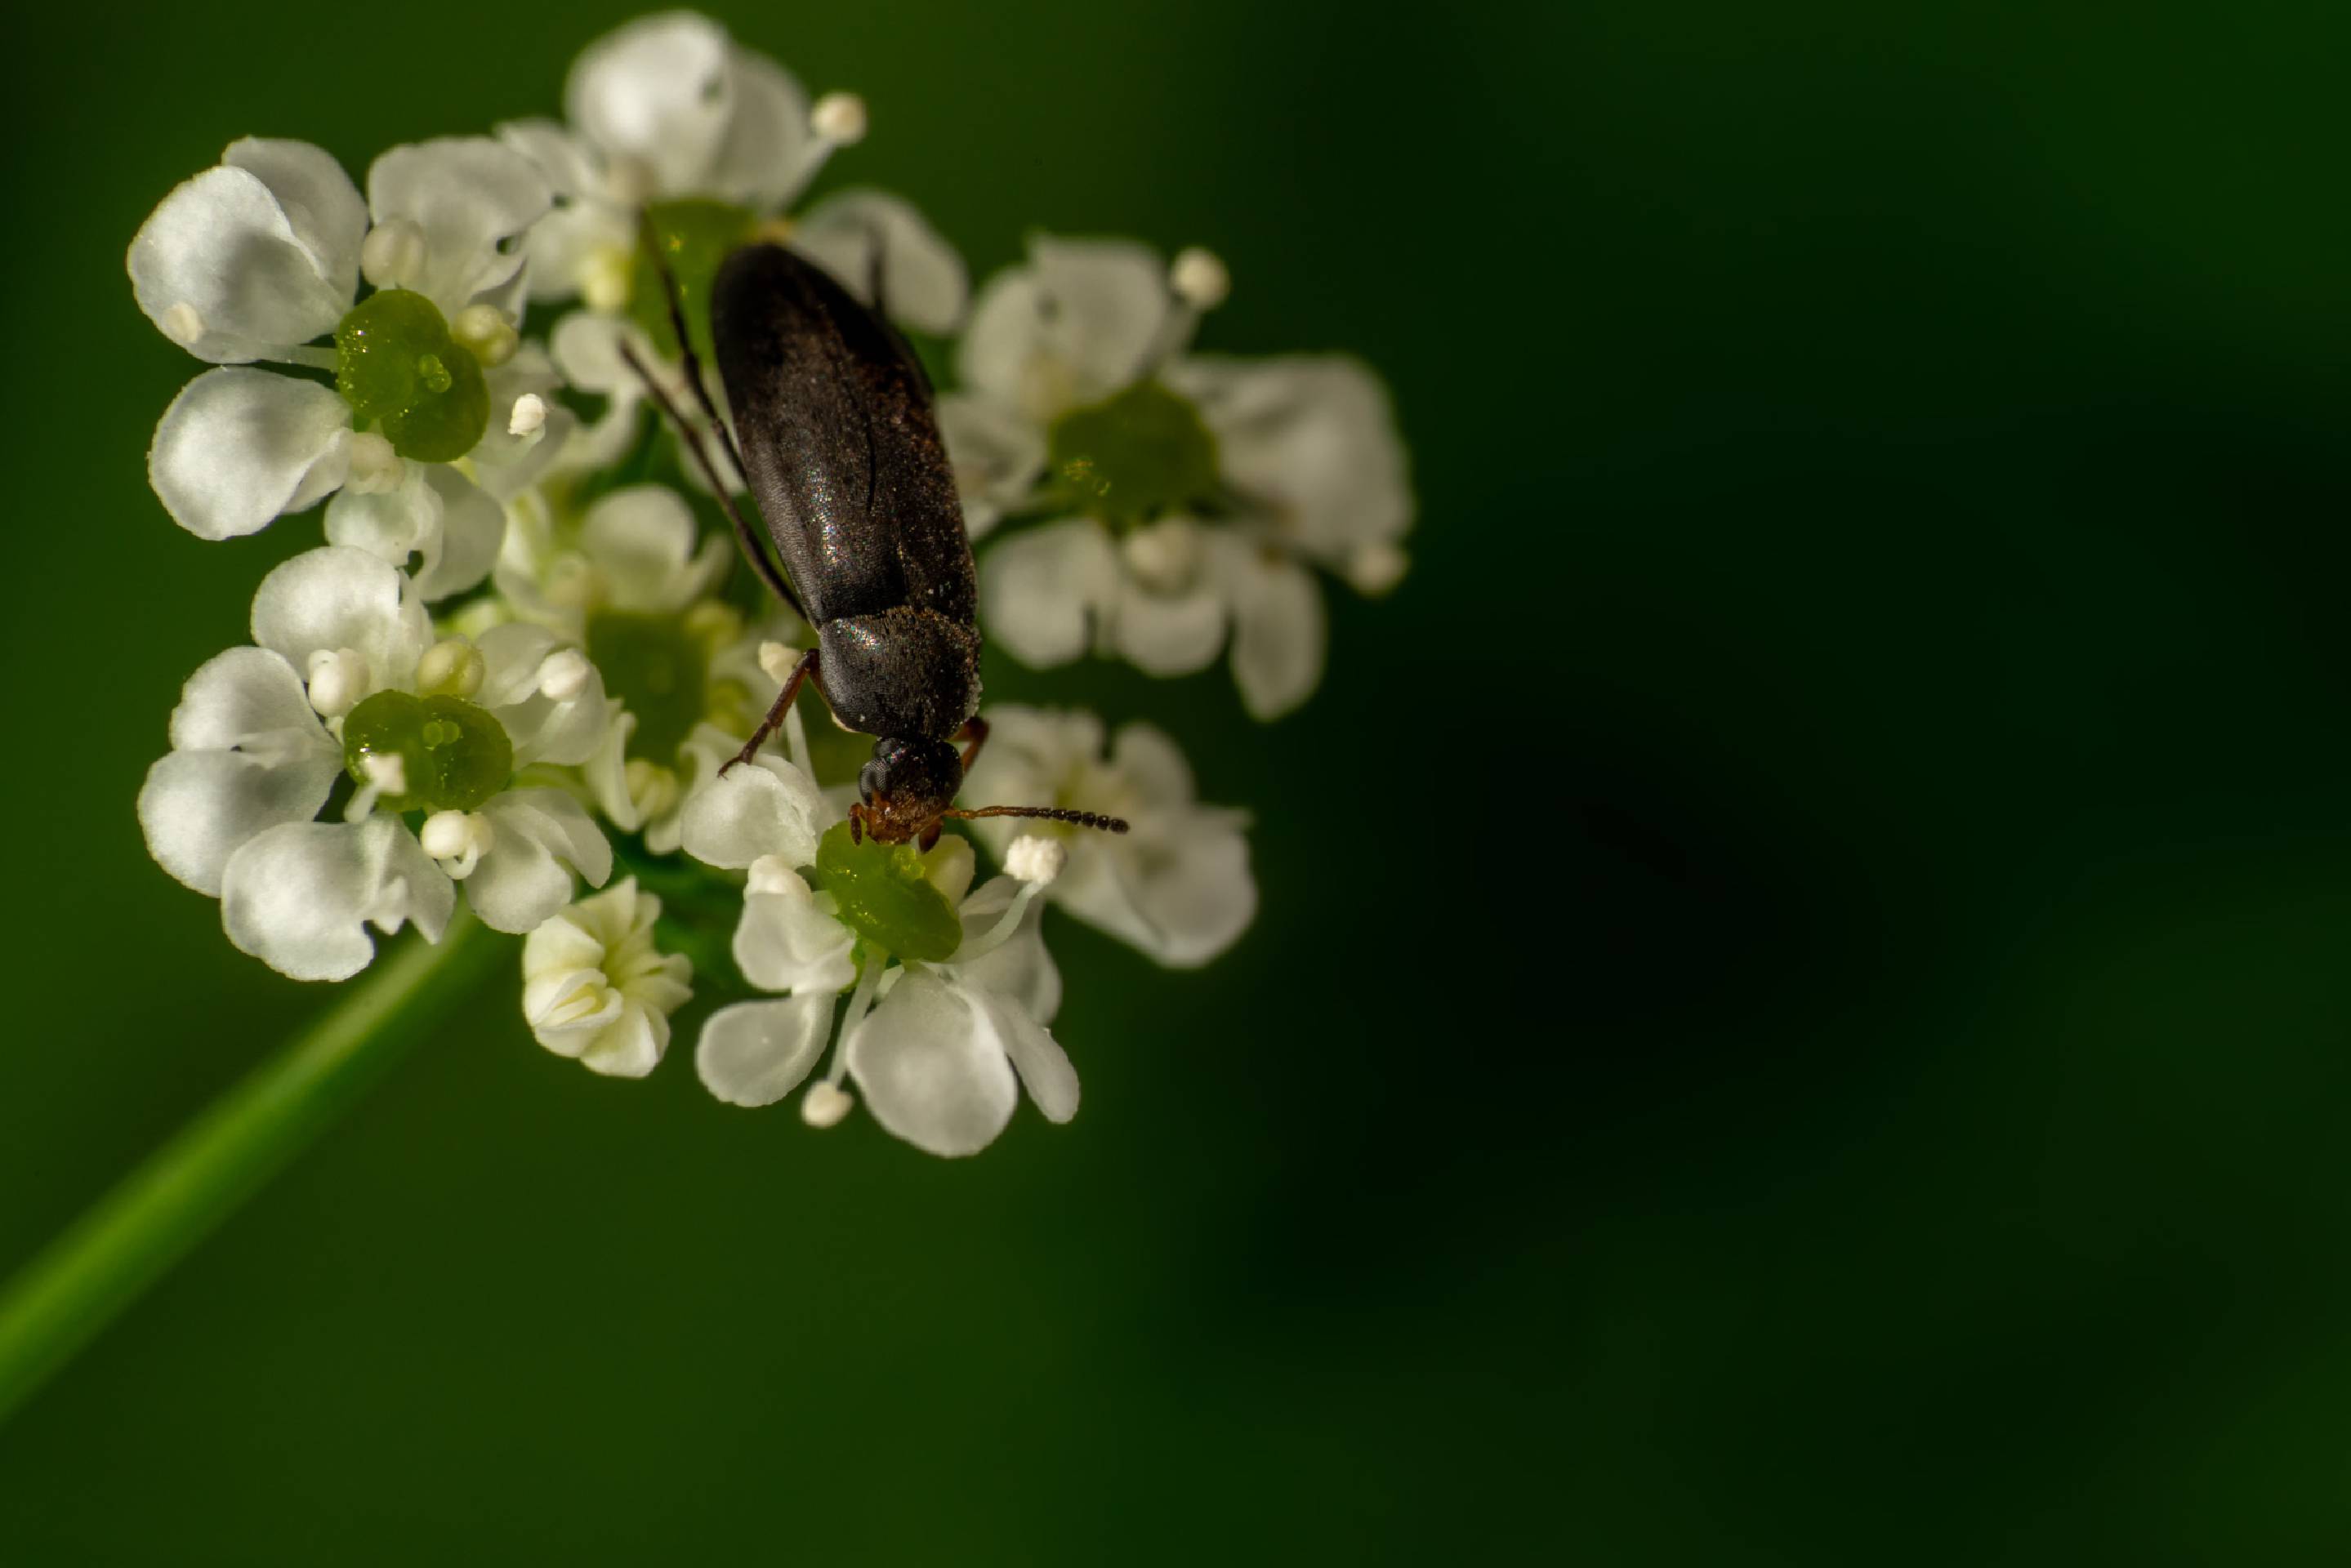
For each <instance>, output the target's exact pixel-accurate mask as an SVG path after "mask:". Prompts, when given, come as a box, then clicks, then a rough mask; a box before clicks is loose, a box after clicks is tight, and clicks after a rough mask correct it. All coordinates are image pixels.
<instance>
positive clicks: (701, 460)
mask: <svg viewBox="0 0 2351 1568" xmlns="http://www.w3.org/2000/svg"><path fill="white" fill-rule="evenodd" d="M621 358H623V359H625V360H627V361H628V364H629V369H632V370H634V371H635V372H636V373H637V379H639V380H641V381H643V383H644V384H645V390H646V391H647V392H649V393H651V394H652V396H653V401H654V402H655V403H657V404H659V405H660V407H661V411H662V412H663V413H664V414H666V415H668V416H669V422H670V423H672V424H674V425H675V426H676V427H677V439H678V440H679V441H684V443H685V450H686V451H687V452H690V453H692V454H693V457H694V462H695V467H697V468H699V469H701V470H702V477H703V478H705V479H706V480H708V481H710V489H711V493H713V494H715V495H716V496H717V497H718V508H719V510H720V511H722V512H724V513H726V521H727V522H729V523H732V524H734V525H735V543H737V545H741V546H742V547H743V558H744V559H745V560H747V561H748V562H750V563H751V569H752V570H753V571H755V572H757V573H758V574H759V580H760V581H761V582H763V583H765V584H767V585H768V587H769V588H771V589H773V590H774V592H775V595H776V597H778V598H779V599H782V600H783V601H784V602H785V603H786V604H788V605H789V606H791V607H792V613H793V614H794V615H796V616H798V617H799V618H800V619H802V620H809V613H808V608H807V607H806V606H804V605H802V604H801V603H800V597H799V595H798V594H796V593H794V592H792V586H791V584H789V583H788V582H786V581H785V580H784V574H783V572H782V571H781V570H780V569H778V566H776V564H775V562H773V561H771V560H769V559H768V553H767V551H765V550H763V549H761V548H760V547H759V536H758V535H756V534H754V533H752V532H751V524H749V523H747V522H746V521H744V518H743V512H742V509H741V508H740V507H738V506H737V505H736V504H735V494H734V492H732V491H731V490H729V489H728V488H727V487H726V482H725V481H724V480H722V479H720V478H719V477H718V470H717V469H716V467H715V466H713V464H712V463H711V461H710V453H709V452H707V451H706V450H705V448H704V447H703V444H702V438H701V436H699V435H697V434H696V433H695V429H694V427H693V426H692V425H690V424H688V423H686V422H685V420H684V417H683V416H681V415H680V414H679V413H678V411H677V405H676V404H674V403H673V402H671V401H670V400H669V394H668V393H667V392H664V391H663V390H662V385H661V383H660V382H659V381H656V380H654V379H653V372H652V371H651V370H649V369H646V368H645V363H644V361H643V360H642V359H640V358H637V351H636V350H635V349H633V348H630V347H629V344H628V340H627V339H626V338H623V339H622V341H621ZM720 428H721V429H724V428H725V427H724V426H721V427H720ZM809 625H810V627H814V626H815V625H816V622H814V621H812V620H809Z"/></svg>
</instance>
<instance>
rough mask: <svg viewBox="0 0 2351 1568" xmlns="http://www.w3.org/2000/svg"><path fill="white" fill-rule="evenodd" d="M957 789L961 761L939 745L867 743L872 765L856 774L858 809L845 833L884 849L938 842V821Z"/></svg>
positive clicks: (953, 751)
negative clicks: (862, 835) (877, 842)
mask: <svg viewBox="0 0 2351 1568" xmlns="http://www.w3.org/2000/svg"><path fill="white" fill-rule="evenodd" d="M962 787H963V758H962V756H961V755H960V754H959V753H957V752H956V749H955V747H954V746H952V745H950V744H948V743H947V742H945V741H923V740H916V741H907V740H900V739H898V738H896V737H894V736H884V737H883V739H881V740H878V741H876V742H873V760H872V762H869V763H866V764H865V765H864V766H863V767H862V768H860V769H858V770H857V795H858V804H857V805H854V806H852V807H851V808H850V812H849V817H850V829H851V831H852V832H860V831H862V832H863V833H866V834H870V835H872V836H873V837H875V838H878V839H880V840H881V841H882V842H883V843H884V844H904V843H905V842H906V841H907V840H908V839H910V838H914V837H917V836H919V837H920V838H922V839H923V840H924V841H925V844H928V843H930V842H932V841H934V840H935V839H936V838H937V836H938V826H939V818H940V817H942V816H945V815H946V813H947V808H948V807H949V806H951V805H954V804H955V797H956V790H958V789H960V788H962Z"/></svg>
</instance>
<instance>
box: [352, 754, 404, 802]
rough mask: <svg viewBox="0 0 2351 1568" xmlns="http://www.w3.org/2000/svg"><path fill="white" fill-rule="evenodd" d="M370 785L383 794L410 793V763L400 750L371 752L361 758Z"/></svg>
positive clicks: (362, 771) (361, 766)
mask: <svg viewBox="0 0 2351 1568" xmlns="http://www.w3.org/2000/svg"><path fill="white" fill-rule="evenodd" d="M360 772H361V773H363V774H367V782H368V787H369V788H371V789H373V790H376V791H377V792H379V793H381V794H407V793H408V763H407V762H406V761H405V760H404V759H403V758H402V756H401V754H400V753H398V752H370V753H368V754H367V755H366V756H364V757H362V758H360Z"/></svg>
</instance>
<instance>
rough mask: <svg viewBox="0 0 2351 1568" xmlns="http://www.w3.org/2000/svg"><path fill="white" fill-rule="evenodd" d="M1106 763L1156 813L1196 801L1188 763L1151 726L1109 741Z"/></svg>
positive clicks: (1127, 729)
mask: <svg viewBox="0 0 2351 1568" xmlns="http://www.w3.org/2000/svg"><path fill="white" fill-rule="evenodd" d="M990 738H991V739H992V738H993V737H992V736H991V737H990ZM1110 760H1111V766H1112V768H1113V769H1114V770H1115V771H1116V772H1117V773H1119V774H1121V775H1122V776H1123V777H1124V778H1125V780H1126V782H1127V784H1129V785H1130V786H1131V787H1132V788H1133V789H1134V793H1135V795H1136V796H1137V797H1138V798H1139V799H1141V800H1142V801H1144V803H1146V804H1147V805H1150V806H1152V807H1154V808H1155V809H1157V810H1162V811H1167V812H1171V813H1172V812H1175V811H1181V810H1186V809H1189V808H1190V807H1191V805H1192V804H1193V802H1194V801H1195V800H1196V799H1197V798H1198V792H1197V790H1196V787H1195V786H1194V784H1193V783H1192V764H1191V763H1187V762H1186V761H1185V760H1184V753H1183V751H1182V749H1181V748H1180V747H1178V746H1177V745H1176V744H1175V742H1174V741H1173V740H1171V739H1169V738H1168V735H1167V732H1165V730H1161V729H1159V728H1157V727H1156V726H1155V725H1152V724H1146V723H1141V722H1137V723H1133V724H1128V725H1126V726H1125V727H1123V729H1121V730H1120V731H1119V732H1118V739H1117V740H1116V741H1114V742H1112V745H1111V754H1110Z"/></svg>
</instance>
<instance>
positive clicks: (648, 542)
mask: <svg viewBox="0 0 2351 1568" xmlns="http://www.w3.org/2000/svg"><path fill="white" fill-rule="evenodd" d="M698 533H699V530H698V529H697V528H696V526H695V521H694V513H693V512H692V510H691V509H689V508H688V507H687V505H686V504H685V498H684V496H682V495H680V494H678V493H677V492H676V491H674V490H671V489H669V488H668V487H666V486H664V485H659V484H634V485H631V486H629V487H628V488H626V489H624V490H615V491H613V492H611V493H610V494H608V495H606V496H604V497H603V498H602V499H601V500H599V501H598V502H597V503H596V504H595V505H593V506H591V507H590V508H589V509H588V518H587V521H586V522H585V523H583V524H581V525H580V549H582V550H583V551H585V552H586V553H587V555H588V557H589V558H590V560H592V561H594V562H595V563H596V566H597V568H598V570H599V572H600V573H601V575H602V576H603V579H604V584H603V586H604V595H605V600H606V602H607V603H608V604H610V605H611V607H613V608H614V609H622V610H640V611H645V612H649V613H666V612H669V611H674V610H681V609H684V607H686V606H687V605H690V604H692V603H693V602H694V601H695V599H697V598H700V597H702V596H703V595H704V594H705V593H707V592H709V591H710V589H711V588H712V587H715V586H716V584H717V581H718V579H719V578H721V577H723V576H726V568H727V567H728V566H730V565H732V564H733V560H734V554H735V549H734V544H733V541H731V540H729V539H724V538H716V537H714V538H712V539H711V540H710V541H709V542H708V544H707V545H705V547H704V548H703V549H702V550H700V551H699V552H698V553H697V552H696V550H695V544H696V542H697V535H698Z"/></svg>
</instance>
